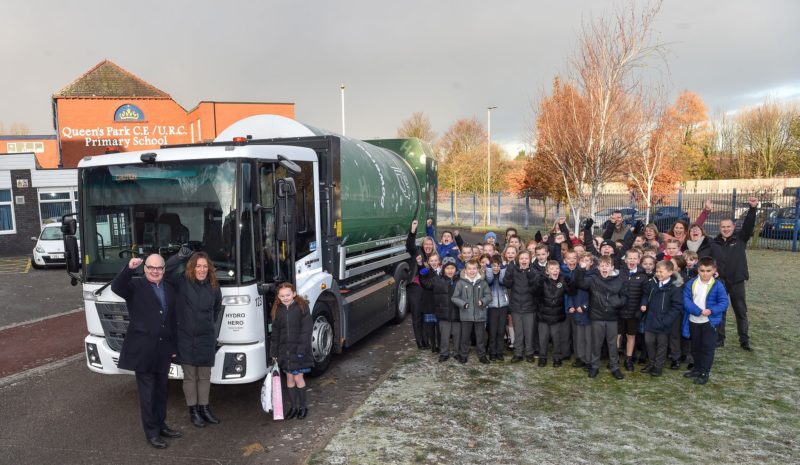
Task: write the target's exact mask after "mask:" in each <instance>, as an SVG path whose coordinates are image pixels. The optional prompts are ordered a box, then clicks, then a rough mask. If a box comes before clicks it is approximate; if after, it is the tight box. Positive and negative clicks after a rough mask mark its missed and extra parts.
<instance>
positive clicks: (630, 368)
mask: <svg viewBox="0 0 800 465" xmlns="http://www.w3.org/2000/svg"><path fill="white" fill-rule="evenodd" d="M625 370H626V371H633V357H626V358H625Z"/></svg>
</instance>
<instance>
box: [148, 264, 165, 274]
mask: <svg viewBox="0 0 800 465" xmlns="http://www.w3.org/2000/svg"><path fill="white" fill-rule="evenodd" d="M144 267H145V268H146V269H147V271H153V272H158V273H161V272H162V271H164V267H163V266H150V265H145V266H144Z"/></svg>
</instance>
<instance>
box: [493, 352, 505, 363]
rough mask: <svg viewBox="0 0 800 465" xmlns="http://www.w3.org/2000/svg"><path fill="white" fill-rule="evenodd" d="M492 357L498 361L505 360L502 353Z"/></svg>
mask: <svg viewBox="0 0 800 465" xmlns="http://www.w3.org/2000/svg"><path fill="white" fill-rule="evenodd" d="M494 359H495V360H497V361H498V362H502V361H505V357H503V354H497V355H495V357H494Z"/></svg>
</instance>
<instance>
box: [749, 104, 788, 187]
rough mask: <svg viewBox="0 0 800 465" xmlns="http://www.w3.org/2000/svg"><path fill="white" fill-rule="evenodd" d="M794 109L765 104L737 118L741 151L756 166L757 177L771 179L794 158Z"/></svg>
mask: <svg viewBox="0 0 800 465" xmlns="http://www.w3.org/2000/svg"><path fill="white" fill-rule="evenodd" d="M795 113H796V112H795V111H793V109H791V108H789V107H787V106H784V105H781V104H778V103H776V102H774V101H770V100H767V101H765V102H764V103H763V104H762V105H759V106H758V107H756V108H753V109H751V110H747V111H745V112H743V113H742V114H741V115H740V116H739V117H738V118H737V129H738V135H739V140H740V143H741V149H742V150H743V151H744V153H745V154H746V155H747V156H748V158H749V159H750V160H751V163H753V164H754V165H755V166H754V167H755V174H756V176H758V177H765V178H771V177H773V176H775V175H776V174H777V173H778V171H779V170H780V169H781V168H783V165H784V164H785V163H786V162H787V161H788V158H789V157H790V156H792V155H793V150H794V148H795V141H794V139H793V137H792V131H791V129H792V120H793V118H794V116H795Z"/></svg>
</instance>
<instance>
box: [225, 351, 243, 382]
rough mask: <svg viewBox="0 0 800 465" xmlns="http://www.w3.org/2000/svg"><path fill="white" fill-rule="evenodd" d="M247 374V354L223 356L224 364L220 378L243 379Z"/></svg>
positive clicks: (239, 353) (237, 353) (234, 353)
mask: <svg viewBox="0 0 800 465" xmlns="http://www.w3.org/2000/svg"><path fill="white" fill-rule="evenodd" d="M246 374H247V354H245V353H242V352H233V353H230V354H225V363H224V364H223V366H222V378H223V379H230V378H244V375H246Z"/></svg>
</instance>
